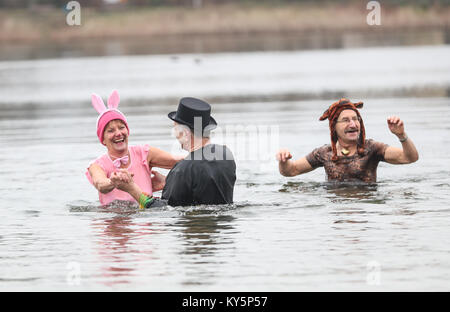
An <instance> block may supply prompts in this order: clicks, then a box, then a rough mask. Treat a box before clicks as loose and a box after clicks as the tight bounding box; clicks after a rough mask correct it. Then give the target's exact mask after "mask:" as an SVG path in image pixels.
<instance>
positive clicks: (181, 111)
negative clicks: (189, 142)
mask: <svg viewBox="0 0 450 312" xmlns="http://www.w3.org/2000/svg"><path fill="white" fill-rule="evenodd" d="M168 117H169V118H170V119H172V120H173V121H176V122H178V123H180V124H183V125H186V126H188V127H189V128H191V129H193V130H194V117H201V121H202V130H207V131H210V130H213V129H215V128H216V127H217V122H216V121H215V120H214V118H212V117H211V105H209V104H208V103H206V102H204V101H202V100H199V99H196V98H192V97H184V98H182V99H181V100H180V103H179V104H178V109H177V111H176V112H171V113H169V114H168Z"/></svg>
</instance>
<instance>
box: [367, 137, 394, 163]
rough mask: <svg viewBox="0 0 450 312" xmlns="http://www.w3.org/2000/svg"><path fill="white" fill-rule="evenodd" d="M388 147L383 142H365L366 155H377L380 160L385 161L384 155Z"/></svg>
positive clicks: (369, 140)
mask: <svg viewBox="0 0 450 312" xmlns="http://www.w3.org/2000/svg"><path fill="white" fill-rule="evenodd" d="M388 147H389V145H388V144H385V143H383V142H378V141H375V140H373V139H367V140H365V151H366V153H373V154H375V155H377V156H378V158H379V159H380V160H384V153H385V151H386V148H388Z"/></svg>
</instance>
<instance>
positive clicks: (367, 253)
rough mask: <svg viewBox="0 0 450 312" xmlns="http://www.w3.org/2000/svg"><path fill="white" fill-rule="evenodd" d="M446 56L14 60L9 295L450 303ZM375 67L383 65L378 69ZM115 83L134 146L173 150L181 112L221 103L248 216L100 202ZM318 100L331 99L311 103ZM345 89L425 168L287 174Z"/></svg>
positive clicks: (0, 276) (5, 144)
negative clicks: (334, 175) (424, 298)
mask: <svg viewBox="0 0 450 312" xmlns="http://www.w3.org/2000/svg"><path fill="white" fill-rule="evenodd" d="M448 49H449V48H448V46H438V47H419V48H411V47H408V48H392V49H390V48H380V49H375V48H374V49H367V50H366V49H355V50H349V51H335V53H332V51H328V52H323V51H315V52H311V51H307V52H285V53H284V54H283V53H280V54H273V53H241V54H232V53H231V54H226V55H214V56H210V55H201V56H199V60H201V61H198V62H197V63H196V62H195V57H196V56H193V55H182V56H179V58H178V59H170V58H168V57H165V56H148V57H133V58H125V57H119V58H106V59H105V58H89V59H83V58H81V59H77V60H75V59H67V60H66V59H64V60H46V61H23V62H22V61H21V62H0V77H2V78H1V81H0V90H1V95H2V99H1V103H0V140H1V145H2V150H1V153H0V161H1V163H2V166H1V167H0V176H1V180H0V207H1V209H0V229H1V230H0V250H1V254H0V263H1V266H0V289H1V290H26V291H31V290H58V291H66V290H149V291H190V290H194V291H227V290H234V291H247V290H254V291H258V290H267V291H299V290H363V291H366V290H375V291H385V290H443V291H448V290H450V288H449V280H450V245H449V244H448V237H449V234H450V230H449V226H450V209H449V206H448V202H449V201H450V164H449V161H448V155H449V152H450V135H449V134H450V127H449V124H448V121H449V116H450V114H449V113H450V100H449V98H448V97H447V91H446V90H448V88H449V85H450V83H449V81H450V71H449V63H448V57H447V56H445V57H444V55H448ZM326 53H329V54H326ZM370 55H372V56H373V55H376V56H377V57H378V58H381V59H382V61H381V62H380V63H370V64H366V63H365V62H364V61H363V59H362V58H363V56H370ZM401 55H403V58H402V57H401ZM430 55H433V57H429V56H430ZM407 57H410V58H411V59H407ZM166 58H168V59H166ZM330 59H331V60H335V61H336V62H331V63H329V64H328V65H327V66H325V64H323V62H322V61H324V60H330ZM352 59H354V60H355V62H357V63H358V64H360V65H363V64H366V65H365V66H366V67H362V68H361V67H359V66H350V65H349V64H351V60H352ZM274 60H277V62H278V63H276V64H275V65H273V66H272V67H270V68H269V69H267V68H264V65H265V64H268V63H269V64H274V63H273V61H274ZM421 60H423V62H422V61H421ZM177 62H178V63H177ZM315 62H318V63H315ZM321 62H322V63H321ZM345 62H347V63H345ZM402 62H403V63H402ZM408 62H409V63H408ZM236 64H242V66H241V67H240V68H237V67H236V66H237V65H236ZM290 64H291V66H290ZM292 64H294V65H295V66H293V65H292ZM320 64H321V65H320ZM345 64H347V65H345ZM389 64H391V65H392V66H396V67H395V68H396V70H392V72H388V73H387V74H383V73H384V71H383V70H384V69H386V70H387V69H388V67H389ZM408 64H411V66H407V65H408ZM213 65H214V66H213ZM316 65H317V66H316ZM127 66H129V67H130V68H129V70H128V71H127V70H125V69H126V68H127ZM146 66H149V67H146ZM158 66H161V68H162V69H160V68H159V67H158ZM202 66H204V67H202ZM230 66H231V67H230ZM197 67H200V69H196V68H197ZM68 68H69V69H70V70H68V72H67V73H66V74H65V72H64V71H65V70H66V69H68ZM149 68H150V69H152V70H153V71H152V73H153V75H150V74H149V71H148V70H147V69H149ZM231 68H235V69H236V70H235V71H233V70H231ZM377 68H378V69H379V70H377ZM380 68H381V69H380ZM213 69H214V70H213ZM246 69H248V70H249V72H248V75H247V76H245V75H244V73H243V72H244V71H245V70H246ZM252 69H255V71H252ZM371 69H372V70H373V71H371ZM207 74H210V75H209V76H208V75H207ZM243 75H244V76H243ZM392 75H394V76H395V77H393V76H392ZM383 76H384V79H381V78H382V77H383ZM338 77H342V79H338ZM150 78H151V79H150ZM394 78H395V79H394ZM147 79H150V80H148V81H150V82H149V83H146V81H147ZM133 81H134V82H136V83H135V84H133ZM148 81H147V82H148ZM283 81H284V82H286V83H282V82H283ZM138 82H140V83H138ZM170 82H173V83H172V84H170ZM287 82H289V83H290V84H288V83H287ZM391 82H392V84H391ZM372 84H374V85H373V86H372ZM152 86H155V88H151V87H152ZM157 86H163V87H161V88H158V87H157ZM221 86H223V89H222V88H221ZM113 88H117V89H118V90H119V92H121V90H123V93H122V94H123V96H122V102H121V107H122V111H123V112H124V113H125V114H126V115H127V117H128V120H129V125H130V130H131V134H130V144H144V143H147V144H150V145H152V146H156V147H159V148H162V149H164V150H168V151H173V152H179V148H178V145H177V144H176V142H175V141H174V139H173V138H172V137H171V133H170V126H171V122H170V120H169V119H168V118H167V113H168V112H170V111H172V110H175V109H176V105H177V103H176V101H175V100H174V99H175V98H176V97H177V96H179V95H191V96H199V97H203V96H204V97H206V98H210V99H212V104H213V116H214V117H215V119H216V120H217V121H218V123H219V126H220V127H219V129H218V131H216V134H215V136H214V137H213V140H215V141H216V142H223V143H226V144H227V145H229V146H230V147H231V148H232V150H233V152H234V154H235V156H236V158H237V165H238V166H237V182H236V187H235V196H234V199H235V203H234V205H232V206H198V207H170V206H168V207H162V208H156V209H151V210H147V211H138V210H137V207H136V206H135V205H130V204H127V203H120V202H118V203H114V204H113V205H111V206H109V207H100V206H99V202H98V198H97V194H96V191H95V189H94V188H93V187H92V186H91V185H90V184H89V183H88V181H87V180H86V178H85V176H84V170H85V168H86V166H87V165H88V163H89V162H90V161H91V160H93V159H94V158H96V157H97V156H99V155H100V154H101V153H104V152H105V150H104V147H103V146H101V145H100V144H99V143H98V141H97V139H96V136H95V119H96V115H95V112H94V110H93V109H92V108H91V107H90V103H89V98H90V93H91V92H98V93H100V94H101V95H102V96H103V98H106V96H107V94H108V93H109V92H110V91H111V90H112V89H113ZM420 88H421V89H420ZM308 89H309V91H314V92H316V93H315V94H316V95H317V94H318V95H317V96H311V97H309V98H308V97H306V98H304V99H302V98H301V97H302V96H304V94H306V93H308ZM417 89H420V90H422V91H423V90H434V91H433V93H432V94H431V95H430V94H425V95H423V94H422V96H420V97H418V96H417V97H416V96H411V93H410V91H408V90H413V91H414V90H417ZM171 90H173V94H172V93H171ZM258 90H259V93H258ZM366 90H371V91H373V93H371V94H372V95H373V94H376V95H377V96H369V95H367V93H366ZM383 90H391V91H392V90H394V91H395V92H398V94H402V96H396V97H394V96H392V94H394V93H395V92H394V91H392V92H391V93H390V94H391V96H384V97H383V96H382V94H383V92H384V91H383ZM405 90H406V91H405ZM232 91H233V92H234V93H233V92H232ZM294 91H296V92H294ZM327 92H331V94H333V96H329V99H321V97H322V98H326V96H327V94H329V93H327ZM405 92H406V93H405ZM424 92H425V91H424ZM283 94H284V95H286V94H287V95H289V94H290V95H291V96H287V97H285V98H283V99H281V100H280V95H283ZM334 94H336V95H346V96H348V97H350V98H351V99H354V100H363V101H364V102H365V106H364V108H363V110H362V111H361V113H362V116H363V118H364V121H365V125H366V133H367V136H368V137H369V138H373V139H375V140H378V141H382V142H385V143H387V144H390V145H394V146H400V145H399V144H400V143H399V142H398V140H397V139H396V138H395V137H394V136H393V135H392V134H390V132H389V130H388V128H387V126H386V118H387V117H388V116H389V115H394V114H395V115H398V116H400V117H401V118H402V119H403V120H404V121H405V125H406V131H407V133H408V135H409V136H410V138H412V140H413V141H414V143H415V144H416V146H417V147H418V150H419V153H420V160H419V161H418V162H417V163H414V164H411V165H407V166H393V165H388V164H386V163H381V164H380V166H379V169H378V183H376V184H372V185H358V184H343V185H336V184H330V183H326V182H325V173H324V170H323V169H321V168H319V169H317V170H315V171H313V172H311V173H309V174H307V175H304V176H299V177H293V178H285V177H282V176H281V175H280V174H279V173H278V167H277V163H276V161H275V159H274V153H275V151H276V150H277V149H278V148H280V147H287V148H289V149H290V150H291V152H292V153H293V155H294V157H295V158H297V157H302V156H304V155H305V154H307V153H309V152H310V151H311V150H312V149H313V148H315V147H318V146H320V145H322V144H326V143H328V141H329V133H328V125H327V123H325V122H319V121H318V118H319V116H320V115H321V114H322V113H323V111H324V110H325V109H326V108H327V106H328V105H329V104H331V102H332V100H333V99H334V98H335V96H334ZM361 94H366V95H365V96H364V97H362V98H361V97H360V96H361ZM248 95H251V96H250V97H247V96H248ZM161 172H163V173H166V172H167V171H166V170H161Z"/></svg>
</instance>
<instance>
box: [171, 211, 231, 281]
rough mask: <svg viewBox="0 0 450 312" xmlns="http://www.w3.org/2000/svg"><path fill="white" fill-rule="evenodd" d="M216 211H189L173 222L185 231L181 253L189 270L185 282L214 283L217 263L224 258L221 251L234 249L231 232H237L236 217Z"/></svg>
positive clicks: (182, 259) (219, 263)
mask: <svg viewBox="0 0 450 312" xmlns="http://www.w3.org/2000/svg"><path fill="white" fill-rule="evenodd" d="M219 207H220V206H219ZM216 213H217V210H215V212H214V210H213V211H210V210H207V211H205V210H193V211H188V212H186V213H185V214H184V215H183V216H182V217H181V218H180V219H179V220H178V221H177V222H176V223H175V224H174V226H176V227H177V228H178V229H177V231H180V230H181V233H182V240H183V244H182V246H183V249H182V250H181V251H180V252H179V254H180V257H181V261H182V262H183V263H184V264H186V268H187V270H188V272H187V274H186V275H187V278H186V279H185V280H184V281H183V282H182V284H183V285H210V284H212V283H213V280H214V279H215V277H216V276H217V266H218V265H221V264H223V261H224V260H221V258H220V254H221V252H222V251H223V250H225V249H229V248H232V247H230V246H232V244H233V242H234V240H233V235H230V234H232V233H233V232H235V228H234V226H233V222H234V221H235V217H233V216H231V215H217V214H216Z"/></svg>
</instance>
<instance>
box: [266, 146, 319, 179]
mask: <svg viewBox="0 0 450 312" xmlns="http://www.w3.org/2000/svg"><path fill="white" fill-rule="evenodd" d="M275 157H276V159H277V160H278V169H279V171H280V173H281V174H282V175H283V176H285V177H293V176H296V175H299V174H303V173H307V172H310V171H312V170H313V169H314V168H313V167H311V165H310V163H309V162H308V160H307V159H306V157H302V158H300V159H297V160H291V158H292V155H291V153H290V152H289V151H288V150H286V149H281V150H279V151H278V152H277V154H276V156H275Z"/></svg>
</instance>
